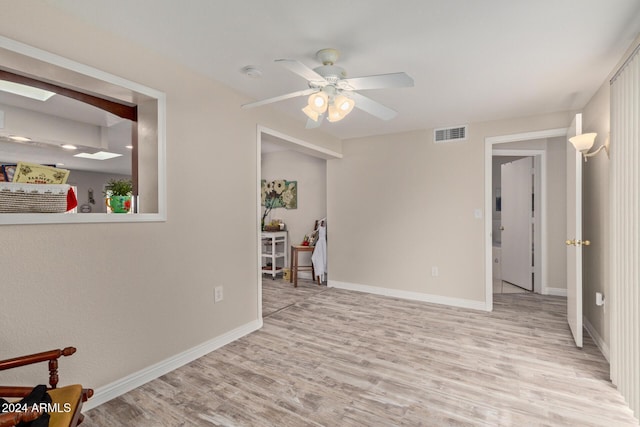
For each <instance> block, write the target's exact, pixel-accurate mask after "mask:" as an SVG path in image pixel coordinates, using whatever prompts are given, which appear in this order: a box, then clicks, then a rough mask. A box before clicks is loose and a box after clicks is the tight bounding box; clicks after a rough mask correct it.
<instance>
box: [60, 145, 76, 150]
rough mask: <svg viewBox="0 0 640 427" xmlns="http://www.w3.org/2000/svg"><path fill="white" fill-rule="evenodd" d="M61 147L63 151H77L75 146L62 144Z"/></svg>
mask: <svg viewBox="0 0 640 427" xmlns="http://www.w3.org/2000/svg"><path fill="white" fill-rule="evenodd" d="M61 147H62V148H64V149H65V150H77V149H78V147H76V146H75V145H71V144H62V145H61Z"/></svg>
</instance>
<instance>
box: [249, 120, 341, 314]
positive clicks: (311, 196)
mask: <svg viewBox="0 0 640 427" xmlns="http://www.w3.org/2000/svg"><path fill="white" fill-rule="evenodd" d="M256 145H257V165H256V171H257V182H256V186H257V192H256V239H257V245H256V246H257V266H258V268H257V269H256V273H257V274H258V317H259V318H260V319H262V318H263V297H264V295H263V278H264V280H265V283H268V282H271V283H272V284H274V283H273V280H272V279H274V277H275V276H277V279H278V281H279V282H282V276H283V273H284V269H285V268H289V264H290V261H289V260H288V258H289V254H290V247H291V245H292V244H300V243H301V242H302V240H303V237H304V235H305V234H310V233H311V232H312V231H313V225H314V221H315V220H319V219H323V218H326V199H327V196H326V163H327V160H330V159H339V158H341V157H342V155H341V154H340V153H336V152H334V151H331V150H329V149H326V148H324V147H320V146H317V145H315V144H312V143H309V142H307V141H303V140H300V139H297V138H294V137H291V136H289V135H286V134H283V133H281V132H278V131H275V130H273V129H269V128H266V127H263V126H258V128H257V144H256ZM263 179H265V180H268V181H269V182H276V181H282V182H285V181H286V184H287V185H292V184H293V185H294V186H295V189H296V191H295V193H296V204H295V206H294V205H293V204H291V205H290V206H287V207H278V208H274V209H273V210H272V211H271V212H270V213H269V214H268V216H267V217H266V218H265V221H266V222H265V223H270V222H272V221H274V222H275V221H276V220H282V222H283V224H284V225H285V226H284V227H283V232H276V234H278V235H286V239H284V240H282V241H280V243H279V246H277V245H276V248H274V249H272V250H271V256H266V255H269V254H265V253H263V246H264V245H263V232H262V220H263V211H264V209H263V206H262V180H263ZM287 203H289V202H287ZM288 208H289V209H288ZM327 221H328V219H327ZM271 234H274V233H271ZM305 255H307V256H308V257H310V253H309V254H305ZM265 257H266V258H265ZM269 262H271V263H272V264H271V266H269V268H267V270H269V272H271V273H275V271H276V270H277V274H275V275H272V274H268V275H264V274H263V273H264V271H265V270H264V269H263V267H265V265H266V264H267V263H269ZM274 262H275V264H274ZM304 262H305V264H306V263H310V259H309V260H304ZM305 264H302V265H305ZM269 272H268V273H269ZM302 274H303V273H301V275H302ZM309 278H311V277H310V272H309ZM267 281H268V282H267ZM280 285H284V284H283V283H281V284H280ZM287 285H288V284H287ZM291 287H293V284H292V285H291ZM287 288H288V286H287ZM269 291H270V292H272V290H271V289H270V290H269Z"/></svg>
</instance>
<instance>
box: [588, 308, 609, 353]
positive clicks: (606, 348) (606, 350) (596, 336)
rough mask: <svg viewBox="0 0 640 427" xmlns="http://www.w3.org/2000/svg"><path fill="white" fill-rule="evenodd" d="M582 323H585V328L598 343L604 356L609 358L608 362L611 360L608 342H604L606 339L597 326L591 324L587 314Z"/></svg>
mask: <svg viewBox="0 0 640 427" xmlns="http://www.w3.org/2000/svg"><path fill="white" fill-rule="evenodd" d="M582 324H583V325H584V328H585V329H586V330H587V332H588V333H589V335H590V336H591V338H592V339H593V342H595V343H596V345H597V346H598V348H599V349H600V352H601V353H602V355H603V356H604V358H605V359H607V362H608V361H609V346H608V345H607V343H606V342H604V340H603V339H602V337H601V336H600V334H599V333H598V331H596V328H594V327H593V325H592V324H591V322H589V320H588V319H587V318H586V316H583V317H582Z"/></svg>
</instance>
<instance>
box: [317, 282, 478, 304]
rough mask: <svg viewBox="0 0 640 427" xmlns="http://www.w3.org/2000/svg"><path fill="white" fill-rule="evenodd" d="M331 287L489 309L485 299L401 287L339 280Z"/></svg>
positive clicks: (330, 284)
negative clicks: (454, 296) (469, 298)
mask: <svg viewBox="0 0 640 427" xmlns="http://www.w3.org/2000/svg"><path fill="white" fill-rule="evenodd" d="M327 286H328V287H330V288H338V289H346V290H349V291H357V292H366V293H368V294H375V295H383V296H387V297H394V298H402V299H408V300H414V301H423V302H430V303H434V304H442V305H450V306H453V307H462V308H471V309H473V310H482V311H488V310H487V307H486V305H485V302H484V301H474V300H468V299H461V298H451V297H445V296H441V295H432V294H423V293H420V292H412V291H403V290H400V289H390V288H382V287H379V286H369V285H360V284H356V283H347V282H338V281H336V280H329V281H328V282H327Z"/></svg>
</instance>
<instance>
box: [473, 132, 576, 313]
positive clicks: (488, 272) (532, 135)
mask: <svg viewBox="0 0 640 427" xmlns="http://www.w3.org/2000/svg"><path fill="white" fill-rule="evenodd" d="M566 135H567V128H559V129H547V130H541V131H535V132H524V133H517V134H511V135H502V136H489V137H486V138H485V139H484V211H485V216H484V248H485V249H484V259H485V261H484V263H485V268H484V272H485V277H484V282H485V309H486V310H487V311H492V310H493V257H492V239H491V237H492V227H491V226H492V220H493V215H491V212H493V211H492V202H493V200H492V199H493V198H492V196H491V190H492V188H493V187H492V186H493V182H492V181H493V178H492V167H493V164H492V160H491V159H492V157H493V149H494V145H497V144H505V143H507V142H518V141H530V140H535V139H544V138H556V137H566ZM521 151H526V150H521ZM529 151H531V150H529ZM540 175H541V177H540V178H541V193H542V194H546V193H547V176H546V175H547V171H546V164H544V165H541V174H540ZM539 207H540V222H541V224H540V233H541V236H540V247H541V259H540V263H539V265H540V274H539V276H540V279H541V281H542V286H541V287H542V291H543V293H544V284H546V283H548V277H547V266H546V259H547V240H546V237H545V236H546V231H547V219H546V216H547V212H546V203H544V197H540V206H539ZM536 276H538V275H536Z"/></svg>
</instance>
